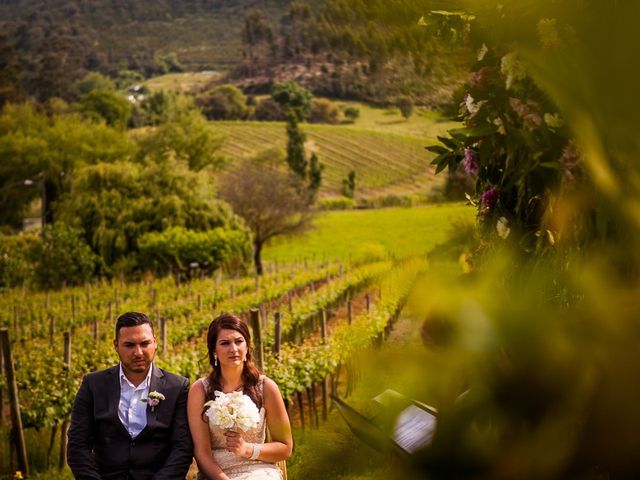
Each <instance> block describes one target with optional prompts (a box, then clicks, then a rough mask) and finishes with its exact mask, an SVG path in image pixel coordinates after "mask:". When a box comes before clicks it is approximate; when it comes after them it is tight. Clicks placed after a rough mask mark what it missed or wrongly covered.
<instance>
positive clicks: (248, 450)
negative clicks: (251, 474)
mask: <svg viewBox="0 0 640 480" xmlns="http://www.w3.org/2000/svg"><path fill="white" fill-rule="evenodd" d="M224 436H225V437H226V439H227V450H228V451H230V452H232V453H235V454H236V455H239V456H241V457H244V458H250V457H251V454H252V453H253V445H252V444H251V443H247V442H245V441H244V438H242V435H240V433H238V432H234V431H232V430H229V431H227V432H225V433H224Z"/></svg>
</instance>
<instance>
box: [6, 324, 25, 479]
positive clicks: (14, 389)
mask: <svg viewBox="0 0 640 480" xmlns="http://www.w3.org/2000/svg"><path fill="white" fill-rule="evenodd" d="M0 343H2V356H3V358H4V369H5V374H6V378H7V388H8V390H9V403H10V406H11V425H12V430H13V435H12V438H13V439H14V441H15V447H16V451H17V453H18V468H19V469H20V471H21V472H22V473H23V474H24V476H25V477H26V476H28V475H29V462H28V460H27V446H26V444H25V441H24V430H23V429H22V418H21V417H20V403H19V399H18V384H17V383H16V377H15V371H14V369H13V357H12V355H11V343H10V342H9V329H7V328H0Z"/></svg>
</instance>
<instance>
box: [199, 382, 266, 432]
mask: <svg viewBox="0 0 640 480" xmlns="http://www.w3.org/2000/svg"><path fill="white" fill-rule="evenodd" d="M215 395H216V398H215V400H209V401H208V402H207V403H205V404H204V406H205V408H206V407H209V408H208V409H207V411H206V412H205V415H206V416H207V418H208V419H209V422H210V423H212V424H213V425H215V426H217V427H220V428H222V429H225V430H242V431H243V432H246V431H247V430H249V429H251V428H255V427H257V426H258V423H260V412H259V411H258V407H256V404H255V403H253V400H251V398H249V397H248V396H247V395H244V394H243V393H242V392H231V393H223V392H219V391H216V392H215Z"/></svg>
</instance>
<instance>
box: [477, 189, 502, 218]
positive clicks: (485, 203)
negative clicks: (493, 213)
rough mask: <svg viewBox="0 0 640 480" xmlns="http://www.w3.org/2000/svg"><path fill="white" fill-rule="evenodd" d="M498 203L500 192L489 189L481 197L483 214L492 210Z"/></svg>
mask: <svg viewBox="0 0 640 480" xmlns="http://www.w3.org/2000/svg"><path fill="white" fill-rule="evenodd" d="M497 202H498V190H496V189H495V188H487V189H486V190H485V191H484V192H482V195H481V196H480V207H481V208H482V210H481V213H484V212H486V211H488V210H491V209H492V208H493V207H494V206H495V204H496V203H497Z"/></svg>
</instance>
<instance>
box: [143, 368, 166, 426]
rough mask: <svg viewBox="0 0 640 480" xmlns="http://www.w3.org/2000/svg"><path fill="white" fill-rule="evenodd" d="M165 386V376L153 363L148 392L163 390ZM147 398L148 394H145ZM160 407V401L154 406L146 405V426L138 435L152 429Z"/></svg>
mask: <svg viewBox="0 0 640 480" xmlns="http://www.w3.org/2000/svg"><path fill="white" fill-rule="evenodd" d="M164 386H165V378H164V373H163V372H162V370H160V369H159V368H158V367H156V366H155V365H153V367H152V369H151V381H150V382H149V393H151V392H159V393H162V392H163V391H164ZM147 398H148V394H147ZM160 408H162V402H160V404H158V405H157V406H156V407H155V408H153V409H152V408H151V407H149V406H147V426H146V427H144V429H143V430H142V432H140V435H144V434H146V432H148V431H149V430H152V429H153V428H155V427H156V425H157V421H158V410H159V409H160Z"/></svg>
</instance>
